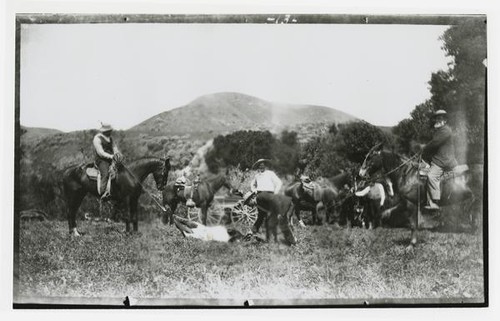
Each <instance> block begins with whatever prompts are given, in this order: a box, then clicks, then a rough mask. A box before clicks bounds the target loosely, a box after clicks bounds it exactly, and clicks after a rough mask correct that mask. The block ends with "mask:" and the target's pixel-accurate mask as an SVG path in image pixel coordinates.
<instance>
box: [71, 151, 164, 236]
mask: <svg viewBox="0 0 500 321" xmlns="http://www.w3.org/2000/svg"><path fill="white" fill-rule="evenodd" d="M89 167H93V164H86V165H76V166H72V167H70V168H68V169H66V170H65V171H64V174H63V189H64V197H65V200H66V204H67V206H68V223H69V231H70V234H72V235H74V236H80V233H79V232H78V230H77V228H76V212H77V211H78V208H79V207H80V205H81V203H82V201H83V199H84V197H85V196H86V195H87V194H91V195H94V196H96V197H99V192H98V191H97V180H96V179H91V178H90V177H89V176H88V175H87V173H86V169H87V168H89ZM116 167H117V173H116V178H115V179H114V181H113V182H112V186H111V191H112V193H111V200H112V201H115V202H116V203H118V204H120V205H125V207H126V209H127V214H128V215H126V216H125V226H126V232H130V223H132V224H133V231H134V232H137V231H138V216H137V205H138V200H139V196H140V195H141V193H142V191H143V186H142V182H143V181H144V180H145V179H146V177H148V176H149V174H153V178H154V180H155V183H156V187H157V188H158V190H162V189H163V188H164V187H165V184H166V182H167V178H168V172H169V171H170V159H169V158H166V159H164V158H155V157H146V158H141V159H138V160H136V161H133V162H131V163H130V164H128V165H127V166H125V165H123V164H117V166H116Z"/></svg>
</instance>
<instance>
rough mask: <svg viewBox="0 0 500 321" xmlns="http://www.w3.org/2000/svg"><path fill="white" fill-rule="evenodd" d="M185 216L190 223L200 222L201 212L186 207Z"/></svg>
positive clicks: (195, 208)
mask: <svg viewBox="0 0 500 321" xmlns="http://www.w3.org/2000/svg"><path fill="white" fill-rule="evenodd" d="M186 216H187V219H188V220H190V221H195V222H198V223H200V222H201V210H200V209H199V208H197V207H187V208H186Z"/></svg>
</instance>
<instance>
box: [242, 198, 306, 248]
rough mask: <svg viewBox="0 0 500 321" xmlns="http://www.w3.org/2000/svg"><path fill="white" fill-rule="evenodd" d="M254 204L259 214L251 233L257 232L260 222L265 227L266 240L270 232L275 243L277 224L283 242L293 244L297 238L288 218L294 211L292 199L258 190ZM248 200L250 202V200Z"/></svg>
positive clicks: (268, 239) (276, 239) (276, 240)
mask: <svg viewBox="0 0 500 321" xmlns="http://www.w3.org/2000/svg"><path fill="white" fill-rule="evenodd" d="M253 201H255V204H256V206H257V207H258V209H259V215H258V217H257V220H256V221H255V223H254V225H253V227H252V233H254V234H255V233H257V232H258V231H259V229H260V226H261V225H262V223H265V227H266V241H267V242H269V241H271V234H272V236H273V238H272V239H273V240H274V242H275V243H277V242H278V226H279V228H280V230H281V232H282V233H283V237H284V239H285V243H286V244H288V245H293V244H296V243H297V239H296V238H295V236H294V235H293V229H292V226H291V225H290V220H291V217H292V215H293V212H294V205H293V201H292V199H291V198H290V197H288V196H285V195H280V194H273V193H270V192H260V193H258V194H257V195H256V196H255V198H254V199H253ZM249 202H252V200H250V201H249Z"/></svg>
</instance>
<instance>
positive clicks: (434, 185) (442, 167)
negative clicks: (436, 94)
mask: <svg viewBox="0 0 500 321" xmlns="http://www.w3.org/2000/svg"><path fill="white" fill-rule="evenodd" d="M446 116H447V114H446V111H444V110H442V109H440V110H438V111H436V112H435V113H434V114H433V124H434V130H435V131H434V134H433V137H432V140H431V141H430V142H429V143H428V144H427V145H425V147H424V149H423V151H422V158H423V159H424V160H425V161H427V162H429V163H430V169H429V173H428V174H427V175H428V177H427V202H428V205H426V206H425V208H426V209H428V210H439V205H438V203H439V200H440V199H441V189H440V180H441V177H442V176H443V174H444V172H445V171H446V170H452V169H453V168H454V167H455V166H457V161H456V159H455V147H454V145H453V139H452V138H453V133H452V131H451V128H450V127H449V126H448V125H446Z"/></svg>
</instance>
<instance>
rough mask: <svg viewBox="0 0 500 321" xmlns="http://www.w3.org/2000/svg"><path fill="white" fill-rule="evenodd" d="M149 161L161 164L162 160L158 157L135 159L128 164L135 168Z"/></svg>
mask: <svg viewBox="0 0 500 321" xmlns="http://www.w3.org/2000/svg"><path fill="white" fill-rule="evenodd" d="M151 161H157V162H162V160H161V159H160V158H158V157H154V156H145V157H141V158H139V159H136V160H133V161H131V162H130V163H129V165H130V166H137V165H141V164H143V163H147V162H151Z"/></svg>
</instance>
